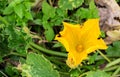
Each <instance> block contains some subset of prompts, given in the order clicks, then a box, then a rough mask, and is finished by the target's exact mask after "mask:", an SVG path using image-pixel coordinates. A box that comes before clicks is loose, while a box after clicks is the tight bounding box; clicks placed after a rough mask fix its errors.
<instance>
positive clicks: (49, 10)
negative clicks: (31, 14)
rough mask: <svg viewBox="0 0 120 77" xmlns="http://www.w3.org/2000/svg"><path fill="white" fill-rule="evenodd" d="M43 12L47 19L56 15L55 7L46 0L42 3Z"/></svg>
mask: <svg viewBox="0 0 120 77" xmlns="http://www.w3.org/2000/svg"><path fill="white" fill-rule="evenodd" d="M42 12H43V14H44V16H45V18H44V19H46V20H47V19H49V18H53V17H54V16H55V9H54V8H53V7H52V6H50V5H49V4H48V3H47V2H46V1H45V0H44V1H43V3H42Z"/></svg>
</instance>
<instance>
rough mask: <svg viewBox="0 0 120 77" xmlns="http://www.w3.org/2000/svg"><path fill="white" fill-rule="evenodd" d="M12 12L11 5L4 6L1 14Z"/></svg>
mask: <svg viewBox="0 0 120 77" xmlns="http://www.w3.org/2000/svg"><path fill="white" fill-rule="evenodd" d="M12 12H13V6H10V5H9V6H8V7H6V8H5V10H3V14H5V15H8V14H11V13H12Z"/></svg>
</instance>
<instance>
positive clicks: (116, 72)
mask: <svg viewBox="0 0 120 77" xmlns="http://www.w3.org/2000/svg"><path fill="white" fill-rule="evenodd" d="M119 72H120V67H119V68H117V69H116V71H115V72H114V73H113V74H112V76H115V75H116V74H118V73H119Z"/></svg>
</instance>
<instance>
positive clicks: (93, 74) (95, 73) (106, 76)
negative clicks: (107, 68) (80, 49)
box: [86, 70, 110, 77]
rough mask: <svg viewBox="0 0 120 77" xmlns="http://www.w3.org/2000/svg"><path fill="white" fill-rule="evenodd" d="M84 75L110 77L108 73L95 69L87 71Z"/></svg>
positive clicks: (88, 76)
mask: <svg viewBox="0 0 120 77" xmlns="http://www.w3.org/2000/svg"><path fill="white" fill-rule="evenodd" d="M86 77H110V75H109V74H107V73H106V72H104V71H101V70H97V71H90V72H88V73H87V76H86Z"/></svg>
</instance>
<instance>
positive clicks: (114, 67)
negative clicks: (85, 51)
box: [103, 65, 120, 71]
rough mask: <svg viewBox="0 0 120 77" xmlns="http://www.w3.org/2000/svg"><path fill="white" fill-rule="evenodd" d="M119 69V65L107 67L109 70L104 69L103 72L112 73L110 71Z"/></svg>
mask: <svg viewBox="0 0 120 77" xmlns="http://www.w3.org/2000/svg"><path fill="white" fill-rule="evenodd" d="M119 67H120V65H116V66H112V67H109V68H105V69H104V70H103V71H112V70H115V69H117V68H119Z"/></svg>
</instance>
